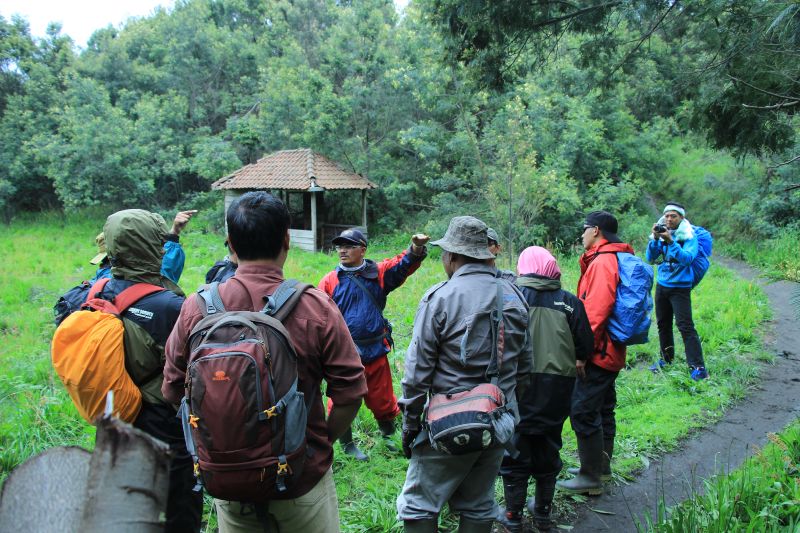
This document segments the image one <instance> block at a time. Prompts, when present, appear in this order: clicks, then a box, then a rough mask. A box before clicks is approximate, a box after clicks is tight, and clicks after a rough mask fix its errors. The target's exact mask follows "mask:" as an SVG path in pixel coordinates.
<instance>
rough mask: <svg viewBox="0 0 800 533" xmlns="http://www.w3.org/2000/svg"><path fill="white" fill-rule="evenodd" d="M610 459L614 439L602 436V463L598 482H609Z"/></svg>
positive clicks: (612, 452)
mask: <svg viewBox="0 0 800 533" xmlns="http://www.w3.org/2000/svg"><path fill="white" fill-rule="evenodd" d="M612 457H614V437H606V436H603V462H602V463H600V481H611V458H612Z"/></svg>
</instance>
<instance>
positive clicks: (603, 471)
mask: <svg viewBox="0 0 800 533" xmlns="http://www.w3.org/2000/svg"><path fill="white" fill-rule="evenodd" d="M612 457H614V437H611V438H610V439H607V438H605V437H604V438H603V462H602V464H601V465H600V481H604V482H605V481H611V477H612V476H611V458H612ZM580 471H581V469H580V468H577V467H574V466H573V467H570V468H567V472H568V473H570V474H572V475H573V476H577V475H578V474H579V473H580Z"/></svg>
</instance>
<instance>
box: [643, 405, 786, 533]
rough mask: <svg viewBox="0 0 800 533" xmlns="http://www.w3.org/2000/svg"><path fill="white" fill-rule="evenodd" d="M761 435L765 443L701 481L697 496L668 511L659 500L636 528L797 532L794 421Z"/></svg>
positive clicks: (676, 532)
mask: <svg viewBox="0 0 800 533" xmlns="http://www.w3.org/2000/svg"><path fill="white" fill-rule="evenodd" d="M767 436H768V438H769V443H768V444H767V445H766V446H765V447H764V448H763V449H762V450H756V452H755V454H754V455H753V457H751V458H749V459H748V460H747V461H746V462H745V463H744V464H743V465H742V466H741V467H739V468H737V469H736V470H734V471H733V472H730V473H729V474H728V475H720V476H715V477H713V478H712V479H708V480H706V481H705V483H704V487H703V494H702V495H695V496H694V497H692V498H690V499H689V500H687V501H685V502H683V503H681V504H680V505H678V506H676V507H675V508H673V509H669V510H668V509H666V508H665V506H664V505H663V503H662V505H660V506H659V509H658V513H657V516H656V518H655V520H653V519H649V520H646V521H645V524H642V525H640V527H639V530H640V531H652V532H653V533H683V532H684V531H704V532H706V533H726V532H728V531H759V532H761V531H769V532H775V533H777V532H785V533H794V532H796V531H800V420H797V421H795V422H794V423H792V424H790V425H789V427H787V428H786V429H785V430H784V431H782V432H781V433H780V434H777V435H776V434H773V433H770V434H769V435H767ZM667 513H669V518H666V515H667Z"/></svg>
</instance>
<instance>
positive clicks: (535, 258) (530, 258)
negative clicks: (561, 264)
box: [517, 246, 561, 279]
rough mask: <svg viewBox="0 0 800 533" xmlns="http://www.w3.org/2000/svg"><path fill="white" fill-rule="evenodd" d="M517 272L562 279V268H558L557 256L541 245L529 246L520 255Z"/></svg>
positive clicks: (521, 274) (522, 274)
mask: <svg viewBox="0 0 800 533" xmlns="http://www.w3.org/2000/svg"><path fill="white" fill-rule="evenodd" d="M517 274H519V275H520V276H524V275H525V274H536V275H538V276H545V277H548V278H551V279H561V269H560V268H558V263H557V262H556V258H555V257H553V254H551V253H550V252H549V251H547V249H546V248H542V247H541V246H528V247H527V248H525V249H524V250H523V251H522V253H521V254H520V255H519V260H518V261H517Z"/></svg>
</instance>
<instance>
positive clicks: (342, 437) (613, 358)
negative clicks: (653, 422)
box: [52, 192, 710, 533]
mask: <svg viewBox="0 0 800 533" xmlns="http://www.w3.org/2000/svg"><path fill="white" fill-rule="evenodd" d="M194 213H195V212H194V211H184V212H180V213H178V215H177V216H176V218H175V221H174V223H173V226H172V228H171V229H170V228H168V227H167V224H166V222H165V221H164V219H163V218H162V217H161V216H160V215H157V214H154V213H150V212H147V211H144V210H139V209H129V210H124V211H119V212H117V213H114V214H112V215H111V216H109V217H108V219H107V221H106V224H105V226H104V228H103V233H102V234H101V235H99V236H98V238H97V242H98V245H99V246H101V247H102V248H100V249H99V254H98V256H97V257H95V258H94V259H93V260H92V263H93V264H97V265H99V269H98V272H97V275H96V276H95V279H93V280H92V283H89V282H84V283H83V284H81V285H79V286H78V287H76V288H74V289H72V290H70V291H69V292H67V293H66V294H65V295H64V296H63V297H62V298H61V299H60V300H59V302H58V303H57V305H56V308H55V310H56V323H57V324H58V325H59V326H58V328H57V330H56V335H55V337H54V340H53V348H52V349H53V362H54V366H55V368H56V371H57V373H58V374H59V376H60V377H61V379H62V381H64V383H65V385H66V387H67V390H68V392H69V393H70V395H71V396H72V398H73V400H74V402H75V404H76V406H77V407H78V410H79V412H80V413H81V414H82V415H83V416H84V418H86V419H87V420H89V421H93V420H94V419H95V418H96V416H98V415H100V414H102V412H103V411H104V410H108V409H111V411H112V412H113V414H115V415H116V416H119V417H120V418H121V419H123V420H125V421H128V422H130V423H132V424H133V425H134V427H137V428H139V429H141V430H143V431H145V432H146V433H148V434H150V435H152V436H154V437H156V438H158V439H160V440H162V441H164V442H165V443H167V444H168V445H169V447H170V449H171V451H172V460H171V467H170V484H169V493H168V496H167V504H166V523H165V529H166V530H167V531H187V532H188V531H199V529H200V524H201V516H202V504H203V500H202V493H203V490H205V491H206V492H208V493H209V494H210V495H211V496H213V497H214V504H215V507H216V511H217V516H218V523H219V529H220V531H221V532H245V531H284V532H294V531H313V532H332V531H339V514H338V500H337V496H336V489H335V485H334V481H333V473H332V470H331V466H332V462H333V453H334V449H333V443H334V442H335V441H336V440H337V439H338V440H339V441H340V443H341V445H342V449H343V451H344V452H345V453H346V454H347V455H349V456H351V457H353V458H354V459H356V460H359V461H367V460H369V457H368V456H367V454H366V453H364V451H362V450H361V449H359V447H358V445H357V443H356V442H355V440H354V438H353V431H352V428H351V424H352V422H353V420H354V419H355V417H356V415H357V413H358V410H359V408H360V405H361V403H362V401H364V403H365V404H366V406H367V407H368V408H369V410H370V411H371V412H372V414H373V415H374V417H375V420H376V422H377V426H378V429H379V431H380V434H381V437H382V441H383V442H384V445H385V447H386V448H387V449H388V450H389V451H390V452H400V451H401V450H400V449H398V446H397V445H396V444H395V441H394V440H393V435H394V434H395V433H396V430H397V426H396V421H397V420H398V419H400V420H401V421H402V422H401V424H400V427H401V430H402V431H401V439H400V440H401V448H402V453H403V454H404V455H405V456H406V457H407V458H408V459H409V464H408V470H407V472H406V479H405V483H404V485H403V487H402V488H399V487H398V490H399V495H398V497H397V512H398V517H399V519H400V520H401V521H402V522H403V525H404V529H405V531H409V532H434V531H437V527H438V526H437V521H438V515H439V513H440V512H441V510H442V508H443V507H444V505H445V504H447V505H449V508H450V510H451V511H452V512H453V513H454V514H457V515H459V526H458V527H459V529H458V530H459V531H461V532H464V533H470V532H489V531H490V530H491V528H492V524H493V523H494V522H495V521H498V522H500V523H501V524H502V525H503V527H505V529H506V530H508V531H522V530H523V512H524V509H525V508H526V507H527V509H528V510H529V513H530V515H531V518H532V520H533V522H534V524H535V525H536V526H537V527H538V528H539V529H549V528H550V527H552V526H553V525H554V522H553V520H552V518H551V509H552V502H553V497H554V493H555V490H556V488H557V487H558V488H559V489H560V490H563V491H567V492H570V493H576V494H588V495H597V494H600V493H602V490H603V482H604V481H606V480H608V479H610V477H611V466H610V463H611V458H612V456H613V450H614V436H615V434H616V421H615V415H614V411H615V407H616V390H615V381H616V378H617V376H618V374H619V372H620V371H621V370H622V369H623V368H624V367H625V364H626V361H625V358H626V344H630V343H632V342H628V341H624V340H620V337H619V335H618V334H617V333H616V332H615V330H614V328H615V327H616V328H620V327H621V328H622V329H626V328H627V329H632V328H633V329H635V327H634V325H630V324H624V323H623V324H622V325H621V326H620V324H619V322H620V320H622V321H623V322H624V320H625V319H624V317H623V318H621V317H620V314H621V313H620V310H619V305H618V303H619V301H620V300H622V299H623V298H627V296H623V295H622V292H621V290H622V289H623V286H624V287H627V288H630V287H632V286H633V285H635V284H630V283H629V280H628V277H629V274H630V272H629V271H628V266H627V265H628V263H627V262H626V261H628V259H627V258H633V259H634V260H638V261H639V262H640V263H641V260H639V259H638V258H636V257H635V256H634V255H633V248H632V247H631V246H630V245H629V244H626V243H624V242H622V241H621V239H620V238H619V237H618V236H617V233H618V223H617V219H616V218H615V217H614V216H613V215H612V214H610V213H608V212H605V211H594V212H591V213H589V214H588V215H586V217H585V219H584V223H583V233H582V244H583V248H584V253H583V255H582V256H581V258H580V279H579V282H578V288H577V295H574V294H572V293H570V292H568V291H566V290H564V289H563V288H562V286H561V281H560V279H561V270H560V268H559V265H558V263H557V261H556V259H555V258H554V257H553V255H552V254H551V253H550V252H549V251H548V250H547V249H545V248H542V247H539V246H531V247H528V248H526V249H525V250H524V251H523V252H522V253H521V254H520V256H519V259H518V262H517V269H516V272H509V271H504V270H499V269H498V268H497V267H496V265H495V258H496V254H499V253H500V251H501V247H500V243H499V237H498V235H497V233H496V232H495V231H494V230H493V229H491V228H489V227H487V225H486V224H485V223H484V222H482V221H481V220H479V219H477V218H475V217H472V216H459V217H455V218H453V219H452V220H451V221H450V224H449V226H448V229H447V231H446V233H445V235H444V236H443V237H442V238H440V239H438V240H435V241H430V240H429V237H428V236H427V235H424V234H415V235H413V236H412V237H411V243H410V245H409V246H408V248H406V249H405V250H404V251H402V252H401V253H399V254H398V255H396V256H394V257H391V258H389V259H385V260H383V261H380V262H375V261H373V260H371V259H367V258H366V254H367V249H368V246H369V243H368V239H367V236H366V235H365V234H364V233H363V232H361V231H360V230H358V229H355V228H353V229H348V230H346V231H344V232H342V233H341V234H340V235H338V236H337V237H336V238H335V239H334V240H333V245H334V247H335V249H336V252H337V255H338V259H339V264H338V266H336V268H335V269H334V270H332V271H331V272H328V273H327V274H326V275H325V276H324V277H323V278H322V279H321V280H320V281H319V283H318V287H317V288H314V287H311V286H310V285H307V284H304V283H302V282H299V281H297V280H287V279H285V278H284V275H283V266H284V264H285V262H286V259H287V256H288V254H289V253H290V237H289V227H290V215H289V211H288V209H287V206H286V205H285V204H284V203H283V202H282V201H281V200H280V199H278V198H276V197H274V196H272V195H270V194H268V193H266V192H250V193H247V194H244V195H242V196H241V197H239V198H238V199H236V200H235V201H234V202H233V203H232V204H231V205H230V206H229V208H228V210H227V212H226V228H227V234H226V238H225V245H226V247H227V249H228V252H229V255H228V256H227V257H226V258H225V259H224V260H223V261H220V262H218V263H217V264H215V265H214V266H213V267H212V268H211V270H210V271H209V273H208V275H207V276H206V282H207V283H206V285H203V286H202V287H201V288H200V289H199V290H198V291H197V292H196V293H195V294H193V295H190V296H188V297H186V296H185V294H184V293H183V292H182V291H181V289H180V288H179V287H178V285H177V282H178V280H179V278H180V275H181V272H182V269H183V263H184V254H183V250H182V249H181V248H180V244H179V241H180V239H179V234H180V232H181V230H182V229H183V227H184V226H185V225H186V223H187V222H188V221H189V219H190V218H191V216H192V215H193V214H194ZM700 231H705V230H702V228H697V227H695V226H691V225H690V224H689V223H688V221H687V220H686V218H685V208H684V207H683V206H681V205H680V204H677V203H675V202H671V203H669V204H668V205H667V206H666V207H665V209H664V212H663V217H662V218H661V219H660V220H659V222H658V223H656V224H655V225H654V226H653V230H652V234H651V236H650V243H649V245H648V247H647V252H646V259H647V260H648V262H651V263H653V262H660V264H659V267H658V287H657V288H656V293H655V294H656V299H655V308H656V319H657V324H658V329H659V340H660V348H661V351H660V357H659V360H658V362H657V363H655V364H654V365H653V367H652V368H651V369H652V370H653V371H659V370H660V369H662V368H663V367H664V366H665V365H667V364H670V363H671V362H672V361H673V359H674V356H675V348H674V339H673V336H672V320H673V317H674V319H675V320H676V322H677V325H678V329H679V331H680V333H681V335H682V337H683V340H684V344H685V346H686V355H687V361H688V363H689V365H690V375H691V377H692V379H696V380H699V379H705V378H707V377H708V372H707V370H706V369H705V366H704V362H703V356H702V349H701V347H700V341H699V337H698V335H697V332H696V330H695V328H694V324H693V321H692V314H691V289H692V288H693V287H694V286H695V285H696V282H697V281H698V280H697V277H698V276H699V277H702V273H704V272H705V269H707V268H708V260H707V256H708V255H709V253H710V250H708V252H706V251H704V249H703V247H702V246H699V245H698V236H697V234H698V233H699V232H700ZM706 233H707V232H706ZM429 245H431V246H437V247H439V248H440V249H441V263H442V268H443V270H444V273H445V274H446V276H447V280H446V281H443V282H441V283H438V284H436V285H434V286H433V287H431V288H430V289H428V290H427V292H426V293H425V294H424V296H423V297H422V299H421V301H420V303H419V306H418V308H417V312H416V316H415V319H414V326H413V334H412V338H411V342H410V344H409V347H408V350H407V352H406V355H405V367H404V372H403V377H402V382H401V389H402V396H401V398H400V399H399V400H398V399H397V398H396V396H395V394H394V386H393V383H392V372H391V367H390V365H389V361H388V358H387V354H388V353H389V352H390V351H391V350H392V349H393V348H394V342H393V340H392V326H391V324H390V323H389V321H388V320H387V319H386V318H385V316H384V308H385V306H386V302H387V296H388V294H389V293H390V292H391V291H393V290H395V289H397V288H398V287H400V286H401V285H403V283H404V282H405V281H406V279H407V278H408V277H409V276H410V275H412V274H413V273H414V272H415V271H416V270H417V269H418V268H419V267H420V265H421V263H422V261H424V260H425V258H426V257H427V255H428V246H429ZM623 258H625V259H623ZM698 258H701V259H704V261H705V264H704V265H700V266H699V267H698V266H697V264H696V263H697V259H698ZM642 265H643V263H642ZM637 267H638V268H639V269H640V271H646V270H647V269H648V268H649V267H647V266H646V265H645V268H644V270H642V269H641V266H640V265H637ZM693 269H694V270H693ZM699 271H702V272H699ZM698 272H699V273H698ZM650 280H651V282H652V272H651V271H650ZM650 290H651V285H648V286H647V294H646V296H644V295H641V294H640V297H641V298H642V299H643V300H642V301H641V302H640V303H639V304H637V305H638V307H640V309H638V310H637V309H634V312H635V313H634V314H636V313H638V315H639V316H642V315H648V318H647V320H646V325H647V326H649V313H650V310H651V309H650V307H649V306H648V302H647V301H646V300H647V299H649V298H651V297H650ZM640 292H641V290H640ZM631 316H633V315H631ZM635 326H639V324H638V323H637V324H636V325H635ZM645 335H646V333H645ZM114 365H116V366H114ZM112 367H113V368H112ZM323 381H324V382H325V388H324V390H323V389H322V388H321V386H322V382H323ZM109 390H111V391H113V395H108V394H107V393H108V391H109ZM323 394H324V395H325V396H326V397H327V400H326V401H325V400H323V398H322V395H323ZM109 397H112V398H113V400H109V399H108V398H109ZM568 417H569V418H570V421H571V425H572V428H573V430H574V432H575V434H576V437H577V443H578V455H579V458H580V467H579V468H577V469H575V471H574V472H572V473H573V474H574V477H572V478H571V479H569V480H564V481H557V477H558V475H559V473H560V472H561V470H562V466H563V464H562V461H561V458H560V450H561V446H562V440H561V435H562V429H563V425H564V422H565V421H566V419H567V418H568ZM498 475H499V476H501V477H502V480H503V488H504V499H505V508H504V509H502V510H501V509H500V508H499V507H498V505H497V503H496V502H495V497H494V481H495V479H496V478H497V476H498ZM531 477H532V478H533V479H534V480H535V482H536V486H535V496H534V497H533V498H531V499H530V500H529V499H528V498H527V492H528V481H529V479H530V478H531Z"/></svg>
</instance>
